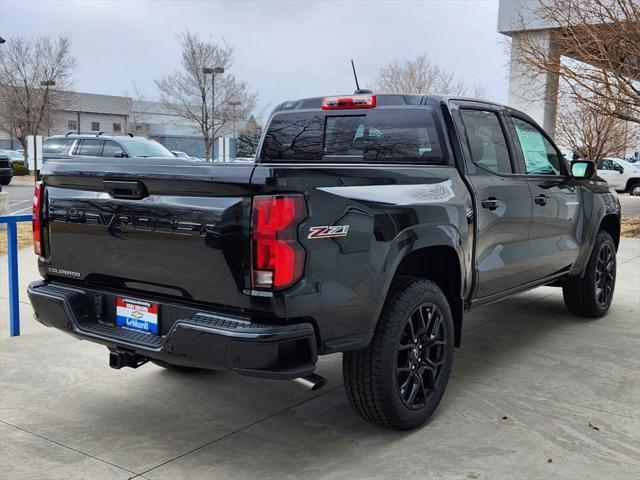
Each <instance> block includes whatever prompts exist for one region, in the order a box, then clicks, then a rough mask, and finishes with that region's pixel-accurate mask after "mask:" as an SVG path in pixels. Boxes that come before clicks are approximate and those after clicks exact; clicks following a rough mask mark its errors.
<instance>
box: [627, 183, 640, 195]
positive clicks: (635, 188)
mask: <svg viewBox="0 0 640 480" xmlns="http://www.w3.org/2000/svg"><path fill="white" fill-rule="evenodd" d="M629 193H630V194H631V195H633V196H635V197H640V182H636V183H634V184H633V185H629Z"/></svg>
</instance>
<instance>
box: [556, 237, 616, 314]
mask: <svg viewBox="0 0 640 480" xmlns="http://www.w3.org/2000/svg"><path fill="white" fill-rule="evenodd" d="M615 286H616V246H615V243H614V242H613V239H612V238H611V235H609V234H608V233H607V232H605V231H600V232H599V233H598V236H597V237H596V243H595V245H594V246H593V251H592V252H591V256H590V257H589V262H588V263H587V268H586V271H585V273H584V276H583V277H578V276H576V277H571V278H569V279H567V281H566V282H565V284H564V286H563V287H562V294H563V296H564V303H565V305H566V307H567V309H568V310H569V311H570V312H571V313H573V314H575V315H582V316H585V317H602V316H603V315H605V314H606V313H607V311H608V310H609V307H610V306H611V302H612V300H613V292H614V290H615Z"/></svg>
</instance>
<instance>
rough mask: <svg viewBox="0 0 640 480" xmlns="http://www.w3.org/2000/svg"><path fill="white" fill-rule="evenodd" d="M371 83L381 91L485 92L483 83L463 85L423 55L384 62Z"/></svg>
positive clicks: (465, 93)
mask: <svg viewBox="0 0 640 480" xmlns="http://www.w3.org/2000/svg"><path fill="white" fill-rule="evenodd" d="M375 86H376V89H377V90H378V91H380V92H382V93H418V94H420V93H422V94H427V93H438V94H443V95H460V96H472V97H483V96H485V95H486V88H485V87H484V86H483V85H481V84H478V83H476V84H474V85H472V86H469V85H467V84H466V83H465V82H464V81H463V80H461V79H459V78H456V76H455V74H454V73H453V72H448V71H446V70H444V69H442V68H440V67H438V66H437V65H434V64H433V63H431V62H430V61H429V58H428V57H427V56H426V55H419V56H417V57H415V58H413V59H409V58H408V59H404V60H394V61H393V62H390V63H388V64H387V65H385V66H384V67H382V68H381V69H380V72H379V73H378V76H377V78H376V80H375Z"/></svg>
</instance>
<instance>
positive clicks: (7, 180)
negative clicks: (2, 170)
mask: <svg viewBox="0 0 640 480" xmlns="http://www.w3.org/2000/svg"><path fill="white" fill-rule="evenodd" d="M10 183H11V177H2V178H0V185H9V184H10Z"/></svg>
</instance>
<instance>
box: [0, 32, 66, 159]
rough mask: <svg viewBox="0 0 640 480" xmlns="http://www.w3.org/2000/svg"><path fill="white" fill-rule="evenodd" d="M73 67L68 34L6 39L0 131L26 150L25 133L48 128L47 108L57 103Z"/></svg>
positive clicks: (1, 53) (0, 61)
mask: <svg viewBox="0 0 640 480" xmlns="http://www.w3.org/2000/svg"><path fill="white" fill-rule="evenodd" d="M75 66H76V60H75V58H73V56H72V55H71V41H70V40H69V38H68V37H65V36H60V37H58V38H57V39H52V38H51V37H42V38H37V39H26V38H23V37H13V38H11V39H9V40H8V41H7V43H6V44H5V45H3V46H2V48H0V130H2V131H4V132H6V133H8V134H9V135H11V136H12V137H13V138H16V139H17V140H19V141H20V143H21V144H22V147H23V148H24V149H26V148H27V136H28V135H37V134H39V133H41V132H43V131H45V130H46V129H47V128H48V127H49V125H48V124H49V119H50V111H51V110H55V109H56V107H57V106H58V105H59V102H60V90H64V89H65V88H68V87H69V85H70V83H71V75H72V73H73V70H74V69H75ZM53 85H55V89H53V88H52V87H53Z"/></svg>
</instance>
